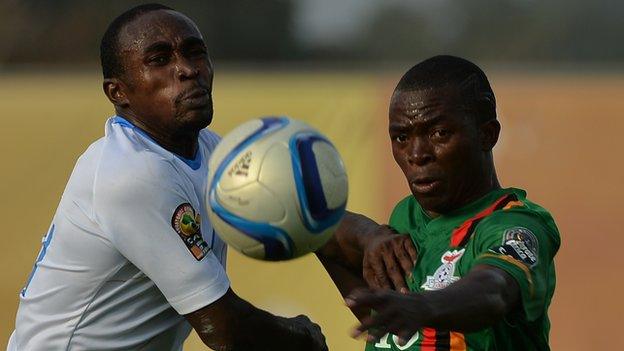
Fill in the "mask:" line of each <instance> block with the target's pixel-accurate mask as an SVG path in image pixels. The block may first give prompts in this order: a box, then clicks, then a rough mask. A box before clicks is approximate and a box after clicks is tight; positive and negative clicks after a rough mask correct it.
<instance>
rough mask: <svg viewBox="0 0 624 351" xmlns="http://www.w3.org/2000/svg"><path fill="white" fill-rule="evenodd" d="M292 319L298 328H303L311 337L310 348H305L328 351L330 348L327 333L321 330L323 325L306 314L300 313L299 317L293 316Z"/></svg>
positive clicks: (312, 350)
mask: <svg viewBox="0 0 624 351" xmlns="http://www.w3.org/2000/svg"><path fill="white" fill-rule="evenodd" d="M291 321H292V322H293V324H294V325H296V326H297V327H298V328H301V329H302V330H303V331H304V333H305V334H306V335H307V336H308V337H309V338H310V340H309V344H308V345H309V346H310V347H309V348H306V349H305V350H306V351H307V350H309V351H328V350H329V348H328V347H327V344H326V343H325V335H323V332H322V331H321V327H319V325H318V324H316V323H314V322H312V321H311V320H310V318H308V317H307V316H304V315H302V314H301V315H298V316H297V317H293V318H291Z"/></svg>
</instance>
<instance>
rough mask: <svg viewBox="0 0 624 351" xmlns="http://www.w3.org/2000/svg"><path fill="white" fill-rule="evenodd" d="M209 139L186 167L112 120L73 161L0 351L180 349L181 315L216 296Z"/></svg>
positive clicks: (221, 284) (185, 331)
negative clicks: (209, 212)
mask: <svg viewBox="0 0 624 351" xmlns="http://www.w3.org/2000/svg"><path fill="white" fill-rule="evenodd" d="M218 141H219V137H218V136H217V135H216V134H214V133H212V132H210V131H209V130H202V131H201V132H200V135H199V149H198V151H197V154H196V157H195V159H193V160H188V159H183V158H181V157H179V156H177V155H175V154H173V153H171V152H169V151H167V150H165V149H164V148H162V147H161V146H159V145H158V144H157V143H156V142H155V141H154V140H152V139H151V138H150V137H149V136H148V135H147V134H145V133H144V132H143V131H142V130H140V129H138V128H137V127H134V126H133V125H132V124H130V123H129V122H128V121H126V120H125V119H123V118H121V117H113V118H111V119H109V120H108V121H107V122H106V134H105V137H103V138H101V139H100V140H98V141H96V142H95V143H93V144H92V145H91V146H90V147H89V148H88V149H87V151H86V152H85V153H84V154H83V155H82V156H81V157H80V159H79V160H78V162H77V163H76V166H75V168H74V170H73V172H72V175H71V177H70V179H69V182H68V184H67V187H66V188H65V191H64V193H63V196H62V198H61V201H60V204H59V206H58V209H57V211H56V214H55V216H54V218H53V220H52V224H51V226H50V230H49V232H48V234H47V235H46V236H45V237H44V239H43V246H42V248H41V251H40V253H39V256H38V257H37V260H36V263H35V266H34V268H33V271H32V273H31V275H30V277H29V279H28V282H27V284H26V286H25V287H24V290H23V291H22V292H21V293H20V305H19V309H18V311H17V317H16V327H15V331H14V332H13V335H12V336H11V339H10V341H9V346H8V350H10V351H14V350H20V351H21V350H28V351H35V350H181V349H182V343H183V342H184V340H185V339H186V337H187V336H188V335H189V333H190V330H191V327H190V325H189V324H188V323H187V322H186V320H185V318H184V317H183V316H181V315H183V314H187V313H190V312H194V311H196V310H198V309H200V308H202V307H205V306H206V305H208V304H210V303H212V302H214V301H215V300H217V299H219V298H220V297H221V296H223V295H224V294H225V292H226V291H227V290H228V288H229V286H230V284H229V281H228V278H227V276H226V273H225V268H224V267H225V258H226V246H225V244H224V243H223V242H222V241H221V240H220V239H219V237H218V236H216V235H215V233H214V230H213V229H212V226H211V224H210V223H209V222H208V220H207V219H208V216H207V212H206V208H205V201H204V198H205V195H204V194H205V187H206V177H207V171H208V170H207V164H208V158H209V156H210V153H211V152H212V150H213V149H214V148H215V146H216V144H217V143H218Z"/></svg>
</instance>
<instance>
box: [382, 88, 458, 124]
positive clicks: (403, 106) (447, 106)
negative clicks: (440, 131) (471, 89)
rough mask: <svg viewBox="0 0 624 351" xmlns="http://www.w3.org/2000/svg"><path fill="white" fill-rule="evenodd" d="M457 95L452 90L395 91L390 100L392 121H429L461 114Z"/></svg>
mask: <svg viewBox="0 0 624 351" xmlns="http://www.w3.org/2000/svg"><path fill="white" fill-rule="evenodd" d="M459 110H460V109H459V108H458V98H457V96H456V93H455V92H454V91H452V90H450V89H419V90H407V91H395V92H394V94H393V95H392V98H391V100H390V111H389V112H390V113H389V117H390V120H395V121H398V120H414V121H423V122H424V121H427V120H430V119H433V118H436V117H440V116H444V117H454V116H457V117H459V115H460V114H461V113H460V111H459Z"/></svg>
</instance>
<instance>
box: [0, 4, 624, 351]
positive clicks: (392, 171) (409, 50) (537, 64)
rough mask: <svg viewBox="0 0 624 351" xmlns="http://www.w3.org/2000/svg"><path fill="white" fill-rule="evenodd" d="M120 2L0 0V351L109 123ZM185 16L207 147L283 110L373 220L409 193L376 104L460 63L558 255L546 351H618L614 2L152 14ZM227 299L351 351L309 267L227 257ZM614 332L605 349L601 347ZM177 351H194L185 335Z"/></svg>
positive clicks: (241, 7) (621, 170) (319, 277)
mask: <svg viewBox="0 0 624 351" xmlns="http://www.w3.org/2000/svg"><path fill="white" fill-rule="evenodd" d="M136 3H138V2H135V1H106V2H105V1H90V2H82V1H75V0H62V1H54V2H50V1H33V0H31V1H11V0H0V108H1V111H2V116H1V117H0V120H1V124H0V125H1V127H0V148H1V150H3V151H4V153H3V156H4V162H2V163H1V164H2V172H0V179H1V181H0V194H1V195H2V196H0V220H1V223H3V228H2V234H3V239H4V241H3V245H2V255H0V267H2V268H1V269H0V272H1V274H2V278H3V282H4V284H2V286H1V287H0V306H1V307H2V311H3V312H2V313H0V347H3V346H1V345H5V344H6V341H7V339H8V336H9V334H10V333H11V331H12V329H13V327H14V318H15V311H16V309H17V303H18V292H19V290H20V289H21V287H22V285H23V284H24V282H25V280H26V277H27V275H28V273H29V272H30V270H31V268H32V264H33V262H34V259H35V257H36V255H37V252H38V251H39V248H40V240H41V237H42V236H43V234H44V232H45V230H46V229H47V227H48V225H49V221H50V219H51V218H52V215H53V213H54V211H55V209H56V206H57V203H58V200H59V198H60V195H61V194H62V191H63V188H64V186H65V183H66V181H67V179H68V177H69V174H70V173H71V170H72V168H73V165H74V162H75V161H76V159H77V157H78V156H79V155H80V154H81V153H82V152H83V151H84V150H85V148H86V147H87V146H88V145H89V144H90V143H91V142H93V141H94V140H96V139H97V138H99V137H101V136H102V135H103V125H104V121H105V120H106V118H107V117H108V116H110V115H111V114H112V113H113V109H112V106H111V105H110V104H109V102H108V101H107V100H106V98H105V97H104V95H103V94H102V92H101V75H100V71H99V67H98V45H99V44H98V43H99V39H100V36H101V34H102V33H103V31H104V29H105V27H106V25H107V24H108V22H109V21H110V20H112V18H114V17H115V16H116V15H117V14H118V13H120V12H122V11H123V10H125V9H127V8H128V7H130V6H131V5H133V4H136ZM164 3H165V4H168V5H170V6H173V7H175V8H178V9H179V10H181V11H182V12H186V13H188V14H190V15H191V17H192V18H193V19H194V20H196V21H197V23H198V24H199V26H200V27H201V29H202V31H203V33H204V34H205V36H206V39H207V42H208V45H209V47H210V49H211V53H212V55H213V56H214V58H215V64H216V78H215V86H214V100H215V119H214V123H213V125H212V126H211V128H213V129H214V130H215V131H217V132H218V133H221V134H224V133H227V131H229V130H231V129H232V128H233V127H234V126H235V125H237V124H239V123H241V122H243V121H246V120H248V119H250V118H255V117H258V116H263V115H276V114H286V115H290V116H293V117H296V118H299V119H302V120H304V121H306V122H308V123H310V124H312V125H313V126H315V127H317V128H318V129H320V130H321V131H323V132H324V133H326V134H327V135H328V137H329V138H330V139H331V140H332V141H333V142H334V143H335V144H336V146H337V148H338V150H339V151H340V152H341V154H342V155H343V158H344V160H345V163H346V166H347V171H348V173H349V181H350V193H349V196H350V198H349V209H350V210H353V211H358V212H363V213H366V214H368V215H369V216H371V217H372V218H374V219H376V220H378V221H384V220H385V218H387V216H388V215H389V212H390V210H391V209H392V206H393V204H394V203H395V202H396V201H397V200H398V199H400V198H402V197H403V196H405V195H406V194H407V193H408V190H407V187H406V186H405V185H404V181H403V179H402V177H401V174H400V172H399V171H398V169H397V167H395V166H394V164H393V161H392V159H391V155H390V151H389V143H388V141H387V133H386V124H385V123H386V118H387V102H388V98H389V95H390V93H391V91H392V89H393V87H394V84H395V83H396V81H397V80H398V79H399V77H400V76H401V74H402V72H403V71H405V70H406V69H408V68H409V67H410V66H411V65H413V64H414V63H416V62H418V61H420V60H422V59H424V58H426V57H428V56H430V55H433V54H439V53H450V54H455V55H459V56H464V57H467V58H470V59H473V60H474V61H475V62H477V63H478V64H479V65H480V66H482V67H483V68H484V69H485V70H486V73H488V76H489V77H490V79H491V82H492V84H493V88H494V91H495V93H496V95H497V100H498V101H499V109H498V110H499V115H500V119H501V122H502V124H503V132H502V136H501V140H500V142H499V144H498V146H497V147H496V149H495V158H496V162H497V165H498V170H499V176H500V178H501V181H502V183H503V185H504V186H516V187H522V188H525V189H527V190H528V192H529V197H530V198H531V199H533V200H534V201H537V202H539V203H541V204H543V205H544V206H545V207H547V208H548V209H550V210H551V211H552V212H553V215H554V217H555V219H556V220H557V223H558V225H559V227H560V230H561V233H562V239H563V245H562V248H561V250H560V253H559V255H558V256H557V260H556V261H557V274H558V286H557V290H556V293H555V297H554V300H553V305H552V307H551V317H552V324H553V326H552V333H551V335H552V348H553V350H571V351H576V350H579V351H580V350H601V349H624V342H623V341H622V340H620V339H619V338H617V335H618V334H617V333H618V332H619V324H618V323H619V316H621V315H622V314H623V313H624V304H623V303H622V302H621V298H620V295H621V294H620V291H621V289H622V288H623V287H624V282H623V281H622V279H621V278H620V276H621V274H619V269H620V267H621V266H622V265H621V262H620V260H619V257H620V253H619V247H621V245H623V244H624V235H623V234H624V233H622V230H621V225H619V222H618V219H619V218H621V217H622V215H624V211H623V210H622V206H621V205H620V198H621V197H622V196H624V188H623V187H622V180H623V179H624V166H623V165H622V162H621V159H622V157H621V151H622V149H623V148H622V146H621V144H620V140H621V135H622V134H623V133H624V122H623V121H622V118H621V117H620V115H621V113H622V111H623V110H624V75H623V74H622V68H623V67H624V65H623V63H624V60H623V58H624V46H622V45H619V44H618V43H621V42H622V39H624V38H622V37H623V36H624V22H622V21H621V18H622V15H624V11H623V9H624V3H623V4H620V3H617V2H609V3H608V5H609V6H606V5H607V2H602V1H595V2H585V1H579V0H569V1H563V0H551V1H548V2H539V1H533V0H498V1H494V0H493V1H486V0H477V1H470V2H466V1H459V0H439V1H433V0H431V1H426V0H418V1H402V0H386V1H375V0H293V1H286V0H279V1H263V2H259V1H247V0H242V1H236V2H234V1H232V2H226V1H206V2H194V1H179V2H173V1H166V2H164ZM228 273H229V275H230V278H231V280H232V284H233V288H234V289H235V290H236V291H237V292H238V293H239V294H240V295H241V296H243V297H244V298H246V299H249V300H250V301H252V302H253V303H254V304H256V305H258V306H260V307H262V308H265V309H268V310H270V311H272V312H274V313H277V314H283V315H296V314H300V313H305V314H308V315H309V316H310V317H311V318H312V319H313V320H315V321H317V322H318V323H319V324H320V325H321V327H322V328H323V331H324V332H325V334H326V335H327V338H328V343H329V345H330V349H331V350H338V351H343V350H345V351H348V350H361V349H362V343H361V342H358V341H355V340H352V339H351V338H350V337H349V336H348V332H349V330H350V328H351V327H352V326H353V325H354V324H355V319H354V318H353V317H352V316H351V315H350V313H349V312H348V310H347V309H346V308H345V307H344V305H343V302H342V299H341V298H340V296H339V294H338V292H337V290H336V289H335V287H334V286H333V284H332V283H331V281H330V280H329V278H328V276H327V274H326V273H325V272H324V270H323V269H322V267H321V265H320V264H319V263H318V262H317V260H316V259H315V258H314V257H313V256H308V257H304V258H302V259H299V260H295V261H292V262H285V263H264V262H258V261H252V260H250V259H247V258H244V257H242V256H240V255H238V254H237V253H235V252H234V251H233V250H230V255H229V259H228ZM614 336H615V337H614ZM186 346H187V347H186V348H185V349H186V350H191V351H192V350H201V349H205V348H204V347H203V346H202V345H201V343H200V342H199V341H198V339H197V338H196V337H195V336H194V334H193V336H192V338H190V339H189V341H188V343H187V345H186Z"/></svg>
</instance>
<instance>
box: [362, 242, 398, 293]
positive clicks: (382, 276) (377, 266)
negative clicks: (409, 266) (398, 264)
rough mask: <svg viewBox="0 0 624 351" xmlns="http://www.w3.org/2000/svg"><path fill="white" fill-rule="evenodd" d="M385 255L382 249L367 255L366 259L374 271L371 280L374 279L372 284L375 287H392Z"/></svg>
mask: <svg viewBox="0 0 624 351" xmlns="http://www.w3.org/2000/svg"><path fill="white" fill-rule="evenodd" d="M384 256H386V255H385V254H384V252H383V251H381V252H378V253H373V254H371V255H367V257H366V260H365V261H366V262H367V264H368V265H369V267H370V268H369V269H370V270H371V271H372V277H371V278H370V280H372V283H373V284H372V285H371V287H375V288H378V289H392V284H391V283H390V279H389V277H388V274H387V273H386V265H385V264H384ZM369 275H370V273H369ZM369 284H370V283H369Z"/></svg>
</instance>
